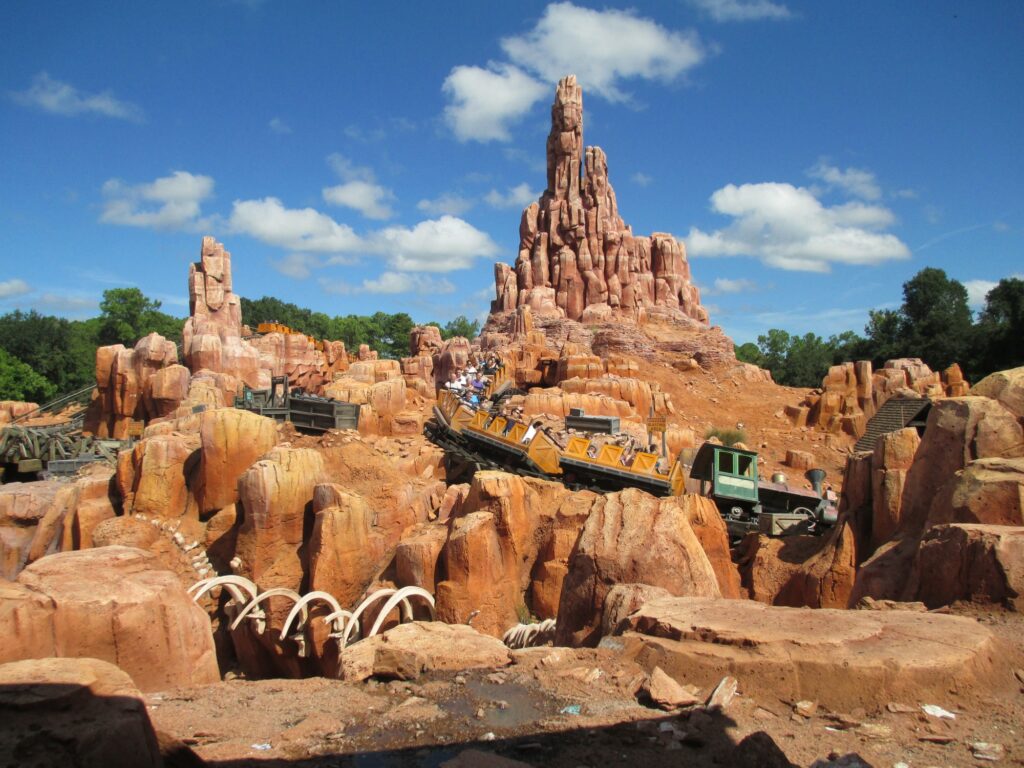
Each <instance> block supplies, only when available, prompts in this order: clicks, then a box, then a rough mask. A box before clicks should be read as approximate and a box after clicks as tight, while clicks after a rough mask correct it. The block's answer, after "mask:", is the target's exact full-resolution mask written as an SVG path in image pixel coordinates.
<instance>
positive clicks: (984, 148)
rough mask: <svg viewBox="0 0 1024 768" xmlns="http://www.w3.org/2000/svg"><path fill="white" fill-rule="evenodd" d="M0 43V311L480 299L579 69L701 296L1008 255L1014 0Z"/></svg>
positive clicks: (725, 299) (42, 17)
mask: <svg viewBox="0 0 1024 768" xmlns="http://www.w3.org/2000/svg"><path fill="white" fill-rule="evenodd" d="M4 16H5V24H4V27H5V29H4V32H3V33H2V38H0V39H2V44H0V254H2V260H3V270H2V272H0V311H3V312H6V311H9V310H11V309H13V308H16V307H19V308H23V309H27V308H30V307H35V308H37V309H39V310H40V311H43V312H48V313H55V314H62V315H66V316H68V317H86V316H89V315H91V314H95V313H96V311H97V304H98V301H99V299H100V297H101V295H102V292H103V291H104V290H105V289H107V288H110V287H117V286H123V285H137V286H139V287H140V288H141V289H142V290H143V291H144V292H145V293H146V294H147V295H150V296H153V297H155V298H159V299H160V300H162V301H163V302H164V308H165V309H166V310H167V311H170V312H172V313H174V314H179V315H184V314H186V313H187V289H186V276H187V269H188V263H189V262H191V261H194V260H195V259H196V258H197V256H198V251H199V238H200V235H201V234H213V235H214V236H216V237H217V238H218V239H219V240H221V241H222V242H224V243H225V244H226V246H227V248H228V250H230V251H231V253H232V255H233V261H234V270H235V290H236V292H239V293H241V294H242V295H244V296H249V297H252V298H256V297H259V296H262V295H273V296H277V297H279V298H281V299H284V300H286V301H293V302H295V303H297V304H300V305H304V306H309V307H312V308H313V309H316V310H321V311H325V312H328V313H330V314H346V313H349V312H354V313H360V314H361V313H371V312H374V311H376V310H378V309H380V310H384V311H388V312H396V311H406V312H409V314H411V315H412V316H413V318H415V319H416V320H418V321H426V320H431V319H436V320H440V321H442V322H443V321H445V320H448V319H450V318H452V317H454V316H455V315H458V314H465V315H468V316H470V317H478V316H480V315H481V314H482V313H484V312H485V311H486V309H487V306H488V301H489V299H490V298H491V296H492V295H493V280H492V274H493V270H492V264H493V262H494V261H496V260H501V261H506V262H508V263H512V262H513V261H514V260H515V256H516V249H517V245H518V223H519V216H520V212H521V210H522V207H523V206H524V205H525V204H526V202H528V201H529V200H530V199H532V198H534V197H535V196H536V195H537V194H538V193H539V192H540V191H541V190H542V189H543V187H544V183H545V175H544V143H545V138H546V135H547V130H548V120H549V118H548V113H549V107H550V103H551V99H552V96H553V86H554V82H555V81H556V80H557V79H558V78H559V77H561V76H563V75H565V74H568V73H570V72H572V73H575V74H577V75H578V77H579V79H580V81H581V83H582V86H583V89H584V115H585V117H584V142H585V143H586V144H595V145H598V146H601V147H603V148H604V149H605V151H606V152H607V154H608V158H609V171H610V176H611V181H612V183H613V184H614V186H615V188H616V191H617V194H618V200H619V206H620V210H621V213H622V215H623V216H624V218H625V219H626V221H627V222H628V223H630V224H631V225H632V226H633V229H634V231H635V232H637V233H644V234H648V233H650V232H653V231H667V232H672V233H673V234H675V235H676V236H677V237H680V238H682V239H683V240H684V242H685V243H686V245H687V249H688V252H689V255H690V261H691V265H692V269H693V273H694V276H695V280H696V282H697V283H698V285H700V286H701V287H702V288H703V289H704V303H705V304H706V305H708V306H709V308H710V310H711V315H712V322H713V323H715V324H720V325H722V326H723V327H724V328H725V330H726V331H727V332H728V333H729V334H730V335H732V336H733V337H734V338H735V339H736V340H737V342H743V341H749V340H753V339H755V338H756V336H757V334H758V333H762V332H764V331H765V330H766V329H768V328H770V327H779V328H784V329H787V330H789V331H793V332H800V333H804V332H807V331H814V332H817V333H821V334H823V335H828V334H832V333H836V332H840V331H842V330H846V329H853V330H857V331H861V330H862V329H863V325H864V322H865V319H866V316H867V311H868V309H871V308H876V307H893V306H897V305H898V304H899V302H900V300H901V285H902V283H903V282H904V281H905V280H907V279H908V278H909V277H911V276H912V275H913V274H915V273H916V272H917V271H918V270H920V269H921V268H923V267H925V266H936V267H941V268H943V269H945V270H946V271H947V272H948V273H949V274H950V275H951V276H953V277H955V278H957V279H959V280H961V281H963V282H964V283H965V284H966V285H967V286H968V288H969V291H970V293H971V296H972V300H973V301H975V302H980V300H981V297H983V295H984V291H985V289H986V287H990V286H991V284H993V283H994V281H997V280H998V279H1000V278H1002V277H1005V276H1008V275H1012V274H1020V273H1022V272H1024V248H1022V245H1024V152H1022V151H1021V137H1022V135H1024V98H1021V88H1022V81H1024V46H1022V45H1021V38H1020V35H1021V30H1022V29H1024V3H1020V2H1016V1H1013V0H1008V1H1007V2H974V3H963V2H956V3H952V2H951V3H945V2H939V1H938V0H935V1H932V2H925V1H924V0H922V1H921V2H909V1H908V2H901V3H889V2H863V3H840V2H796V1H793V2H790V1H789V0H785V1H784V0H660V1H659V2H650V3H648V2H636V3H631V4H629V5H617V4H609V5H603V4H602V5H596V4H590V3H584V2H579V3H575V4H574V3H570V2H563V3H543V2H523V3H518V4H511V3H500V4H499V3H481V2H455V3H446V4H440V3H438V4H434V3H416V2H393V3H389V2H377V3H346V2H327V1H322V2H298V1H296V2H283V0H262V1H258V0H251V1H250V2H232V1H229V0H207V1H205V2H199V1H196V2H189V1H187V0H180V1H179V2H176V3H173V4H172V3H152V2H137V1H135V2H124V3H118V2H107V3H103V4H90V3H79V2H46V1H44V0H40V1H39V2H15V3H10V4H8V5H7V6H6V8H5V14H4Z"/></svg>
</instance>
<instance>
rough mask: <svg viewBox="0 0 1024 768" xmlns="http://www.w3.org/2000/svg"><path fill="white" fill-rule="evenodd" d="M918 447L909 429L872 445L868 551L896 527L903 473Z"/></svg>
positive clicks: (913, 429) (889, 434)
mask: <svg viewBox="0 0 1024 768" xmlns="http://www.w3.org/2000/svg"><path fill="white" fill-rule="evenodd" d="M920 444H921V438H920V437H919V436H918V434H917V430H916V429H915V428H913V427H907V428H906V429H898V430H896V431H895V432H889V433H888V434H885V435H882V437H880V438H879V439H878V442H877V443H876V444H875V452H874V456H873V457H872V459H871V497H872V516H871V548H872V549H875V548H877V547H878V546H879V545H880V544H882V543H883V542H885V541H888V540H889V539H890V538H891V537H892V535H893V533H895V532H896V529H897V528H898V527H899V523H900V511H901V509H902V502H903V487H904V485H905V484H906V479H907V471H908V470H909V469H910V466H911V465H912V464H913V463H914V454H916V453H917V448H918V446H920ZM844 491H845V488H844Z"/></svg>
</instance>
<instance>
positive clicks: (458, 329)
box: [441, 315, 480, 339]
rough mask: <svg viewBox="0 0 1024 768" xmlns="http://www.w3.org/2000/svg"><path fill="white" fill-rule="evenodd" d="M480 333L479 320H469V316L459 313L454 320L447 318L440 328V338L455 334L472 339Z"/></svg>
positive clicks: (452, 336) (450, 336) (448, 337)
mask: <svg viewBox="0 0 1024 768" xmlns="http://www.w3.org/2000/svg"><path fill="white" fill-rule="evenodd" d="M479 333H480V321H479V320H473V321H472V322H470V320H469V318H467V317H466V316H465V315H459V316H458V317H456V318H455V319H454V320H449V321H448V322H447V323H445V324H444V327H442V328H441V338H442V339H451V338H454V337H456V336H463V337H465V338H467V339H473V338H475V337H476V336H477V334H479Z"/></svg>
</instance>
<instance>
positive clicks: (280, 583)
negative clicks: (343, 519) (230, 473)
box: [236, 447, 324, 589]
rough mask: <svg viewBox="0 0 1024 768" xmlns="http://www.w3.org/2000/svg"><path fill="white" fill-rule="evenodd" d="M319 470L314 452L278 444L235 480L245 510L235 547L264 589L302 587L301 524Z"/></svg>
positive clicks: (319, 479) (320, 474)
mask: <svg viewBox="0 0 1024 768" xmlns="http://www.w3.org/2000/svg"><path fill="white" fill-rule="evenodd" d="M323 473H324V463H323V458H322V457H321V456H320V454H319V453H318V452H317V451H314V450H311V449H308V448H285V447H279V448H274V449H273V450H271V451H270V452H269V453H268V454H267V455H266V456H264V458H263V459H261V460H260V461H257V462H256V463H255V464H253V465H252V466H251V467H249V468H248V469H247V470H246V471H245V472H244V473H243V474H242V476H241V478H240V479H239V481H238V491H239V500H240V501H241V504H242V507H243V508H244V510H245V511H244V515H243V518H242V526H241V528H240V529H239V531H238V546H237V550H236V551H237V553H238V556H239V557H240V558H241V560H242V572H243V573H244V574H245V575H246V576H248V577H249V578H251V579H252V580H253V581H255V582H256V583H257V584H259V585H260V586H261V587H262V588H264V589H270V588H271V587H290V588H291V589H298V587H299V586H300V584H301V582H302V576H303V573H304V571H305V567H304V563H303V559H304V558H303V553H302V552H301V550H304V549H305V547H304V546H303V545H304V544H305V541H304V538H303V528H304V525H305V522H306V517H307V513H308V512H309V511H310V510H311V507H312V501H313V489H314V488H315V487H316V485H317V484H318V483H320V482H322V481H323Z"/></svg>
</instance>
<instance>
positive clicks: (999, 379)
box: [971, 366, 1024, 419]
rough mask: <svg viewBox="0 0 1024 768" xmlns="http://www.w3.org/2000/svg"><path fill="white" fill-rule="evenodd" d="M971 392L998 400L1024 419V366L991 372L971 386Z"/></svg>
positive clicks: (1019, 417)
mask: <svg viewBox="0 0 1024 768" xmlns="http://www.w3.org/2000/svg"><path fill="white" fill-rule="evenodd" d="M971 394H972V395H981V396H983V397H990V398H992V399H993V400H998V401H999V402H1000V403H1002V404H1003V406H1005V407H1006V408H1007V409H1009V410H1010V411H1011V412H1012V413H1013V414H1015V415H1016V416H1017V418H1018V419H1024V366H1021V367H1020V368H1010V369H1009V370H1006V371H998V372H996V373H992V374H989V375H988V376H986V377H985V378H984V379H982V380H981V381H979V382H978V383H977V384H975V385H974V386H973V387H972V388H971Z"/></svg>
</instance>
